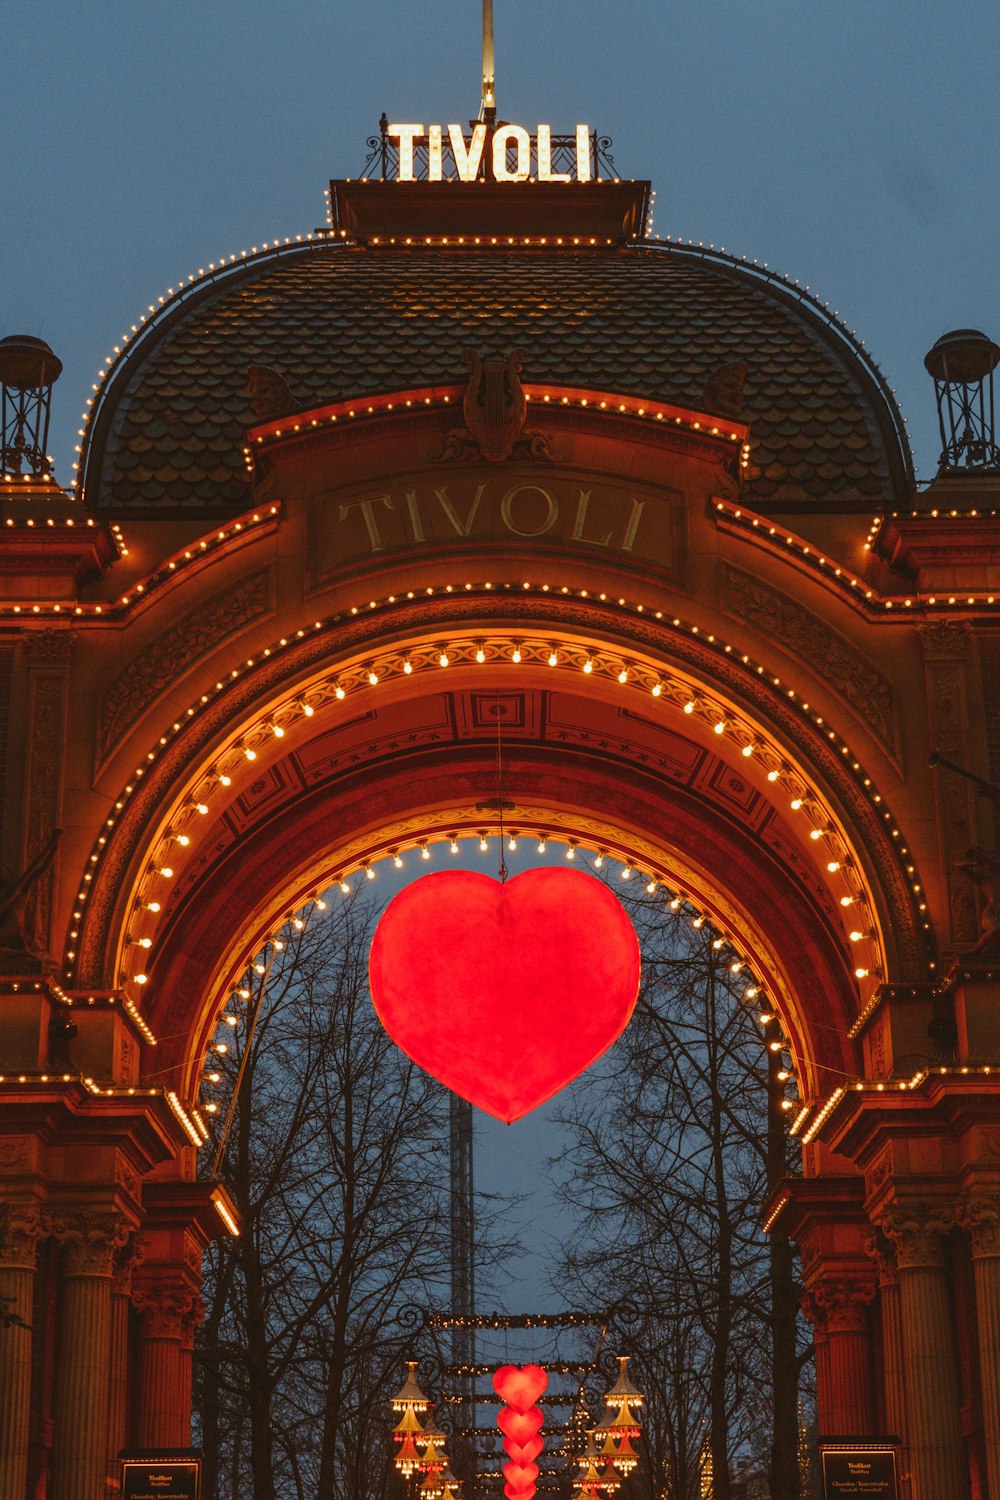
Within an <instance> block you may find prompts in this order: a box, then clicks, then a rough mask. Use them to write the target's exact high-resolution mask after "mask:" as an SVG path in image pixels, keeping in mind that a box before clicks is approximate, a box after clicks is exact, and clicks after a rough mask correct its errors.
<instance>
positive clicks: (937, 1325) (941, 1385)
mask: <svg viewBox="0 0 1000 1500" xmlns="http://www.w3.org/2000/svg"><path fill="white" fill-rule="evenodd" d="M953 1227H954V1216H953V1215H952V1214H951V1213H950V1212H949V1211H946V1210H944V1209H940V1208H938V1207H937V1206H933V1205H932V1206H930V1207H928V1206H926V1205H922V1204H921V1205H914V1206H906V1207H902V1206H898V1207H895V1208H892V1209H890V1210H889V1212H888V1213H887V1215H886V1217H885V1218H884V1219H883V1221H882V1228H883V1229H884V1231H885V1233H886V1234H887V1236H888V1237H889V1238H890V1239H891V1240H893V1241H894V1243H895V1245H896V1251H897V1255H898V1258H899V1298H900V1312H901V1322H902V1343H903V1375H904V1382H905V1388H906V1407H907V1415H908V1423H907V1426H908V1429H909V1431H908V1437H909V1448H910V1471H911V1474H912V1476H913V1500H963V1497H965V1496H967V1495H968V1493H969V1480H968V1466H967V1464H966V1461H965V1444H964V1441H963V1437H962V1426H961V1419H960V1415H959V1393H958V1367H957V1357H956V1349H955V1336H954V1330H953V1328H952V1318H951V1307H950V1303H949V1297H948V1273H947V1269H946V1264H945V1253H944V1241H945V1236H946V1234H947V1233H948V1232H949V1231H950V1230H951V1229H952V1228H953Z"/></svg>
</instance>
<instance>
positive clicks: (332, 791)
mask: <svg viewBox="0 0 1000 1500" xmlns="http://www.w3.org/2000/svg"><path fill="white" fill-rule="evenodd" d="M496 701H497V700H496V695H495V694H492V693H487V694H485V695H480V694H479V693H477V692H475V691H473V692H465V693H458V694H453V693H445V694H439V695H435V697H434V698H431V699H421V700H419V703H418V705H417V706H418V707H419V713H418V714H417V715H411V714H409V713H394V712H392V711H391V710H390V711H388V712H386V713H384V714H383V713H382V712H376V713H373V714H372V715H371V716H370V717H368V716H366V722H365V724H364V726H363V727H364V728H365V730H366V731H367V736H368V737H367V741H365V739H364V738H361V739H356V738H355V737H354V734H353V732H352V731H353V729H354V728H360V727H362V726H360V725H357V724H355V725H353V726H348V732H347V734H346V735H345V736H338V735H337V734H332V735H326V736H320V737H318V738H317V739H316V740H313V741H310V742H309V743H308V744H306V745H304V746H303V747H302V748H301V750H300V751H299V752H297V753H296V754H294V755H288V756H284V757H282V758H281V759H280V760H279V761H276V762H274V763H273V764H272V765H270V766H269V767H268V768H267V770H266V771H264V772H262V773H261V774H260V775H259V776H257V777H255V779H254V780H253V781H252V782H251V784H250V785H249V786H248V787H247V788H246V789H245V791H244V793H243V794H242V796H240V797H237V798H234V799H233V801H232V802H230V803H229V805H228V808H227V811H226V814H225V816H224V818H223V819H221V820H220V821H219V822H218V824H217V825H216V829H215V830H214V837H211V838H206V841H205V844H204V847H203V853H202V855H201V858H200V860H199V861H198V864H197V868H193V869H192V870H191V871H190V872H189V873H188V874H187V878H186V880H185V882H184V884H183V888H182V889H178V891H177V894H176V897H175V899H174V901H173V903H172V906H171V915H170V918H169V920H168V922H167V924H166V926H165V928H164V929H162V937H161V941H160V945H159V946H160V952H161V961H158V960H155V959H154V962H153V963H152V965H151V966H150V973H151V979H150V991H151V993H150V997H149V1004H148V1007H147V1009H146V1016H147V1019H148V1022H149V1024H150V1025H151V1026H152V1028H153V1030H154V1032H155V1033H156V1034H157V1036H158V1037H162V1038H163V1039H164V1040H163V1041H161V1043H160V1045H159V1046H158V1048H157V1052H156V1055H155V1058H151V1060H150V1062H151V1066H152V1067H154V1068H155V1069H156V1070H157V1071H160V1070H161V1069H163V1070H166V1071H168V1072H170V1073H171V1074H172V1075H173V1076H175V1077H176V1069H177V1068H178V1067H179V1066H181V1065H182V1064H184V1063H186V1064H187V1069H188V1075H187V1076H186V1077H185V1081H186V1082H187V1083H188V1084H189V1085H190V1086H191V1087H192V1089H194V1088H195V1087H196V1076H195V1070H196V1069H197V1067H198V1064H199V1062H200V1059H201V1057H202V1056H203V1055H204V1052H205V1050H206V1047H207V1045H208V1041H209V1039H210V1037H211V1034H212V1033H213V1032H214V1030H215V1027H216V1025H217V1017H218V1012H219V1009H220V1007H221V1006H222V1004H223V1003H224V1001H225V999H226V997H227V995H228V993H229V991H230V989H231V987H232V984H233V981H234V979H235V978H236V976H237V975H238V974H239V973H240V972H241V970H242V968H243V966H244V964H245V963H246V961H247V958H248V957H249V956H251V955H252V953H253V952H254V951H256V948H257V947H258V946H259V944H260V943H261V942H262V941H263V939H264V938H265V936H266V935H267V934H268V933H269V932H270V931H273V930H274V927H275V925H276V921H277V920H279V919H280V918H281V917H283V916H285V915H287V914H289V913H291V912H293V911H295V910H297V908H298V907H299V906H300V905H301V904H302V903H303V900H304V899H305V898H306V897H307V896H308V895H309V894H311V893H313V892H316V891H319V890H322V889H324V888H325V886H326V885H327V884H328V883H329V882H330V879H331V876H332V875H334V874H339V873H343V872H345V871H349V870H351V869H352V868H353V869H356V868H357V866H358V864H359V863H361V862H362V861H367V860H369V859H376V860H377V859H378V858H379V857H382V856H386V855H388V854H389V852H390V851H391V850H395V849H396V848H400V847H403V848H406V847H409V846H411V845H413V844H416V843H418V842H419V841H421V840H423V839H426V838H434V837H437V838H441V837H442V836H447V837H451V836H455V837H457V838H459V839H461V838H462V837H463V836H469V835H473V836H474V835H476V834H477V833H478V832H479V831H488V832H489V833H490V835H491V836H494V837H495V833H496V823H495V815H493V816H492V817H491V816H490V814H489V813H484V812H483V810H482V809H483V807H484V804H487V803H488V802H489V801H490V800H491V799H492V797H494V796H495V795H496V760H495V747H494V743H493V740H494V732H493V725H492V724H487V725H486V727H485V733H484V734H483V735H482V736H481V737H480V741H479V743H476V742H475V740H474V739H471V740H466V739H463V738H462V729H463V722H462V721H463V720H465V721H466V723H467V722H468V720H467V716H468V715H470V714H471V715H475V714H477V713H479V712H481V711H482V710H483V709H484V708H485V707H487V706H488V705H490V704H493V705H495V704H496ZM500 704H501V706H502V708H503V709H504V711H505V714H506V715H507V716H509V728H510V731H511V732H510V749H509V751H508V753H507V754H506V756H505V763H506V764H505V770H506V779H505V785H504V796H505V799H506V800H510V801H511V802H513V803H514V808H513V810H511V811H510V813H509V820H510V821H509V822H508V827H516V828H517V829H518V832H519V833H520V834H521V835H522V836H524V835H526V834H529V833H530V834H531V835H533V836H537V835H538V834H539V833H544V834H546V835H547V836H548V837H550V838H551V837H556V838H563V839H565V840H567V841H570V840H572V841H574V842H575V841H579V842H580V843H581V844H583V845H584V846H588V845H589V846H590V847H591V848H598V849H604V850H606V851H607V854H608V863H609V864H610V862H611V856H612V855H614V856H615V857H616V860H621V861H622V863H623V864H632V865H633V866H634V867H635V868H636V869H637V870H641V871H642V873H643V878H647V877H653V878H656V879H658V880H659V881H661V882H662V883H663V888H664V889H665V890H666V892H668V893H669V894H670V895H672V894H674V893H675V892H676V893H683V894H684V895H685V896H686V897H687V898H688V899H689V900H690V901H691V903H692V905H694V906H696V907H697V908H698V910H699V911H704V912H705V914H706V915H708V916H709V917H710V918H711V919H712V920H713V921H714V922H715V924H716V925H717V926H718V927H719V929H720V931H722V932H724V933H725V934H727V935H728V936H729V937H731V939H732V941H733V942H734V945H735V946H736V947H737V949H738V951H739V952H740V953H741V955H743V956H744V957H745V958H746V959H747V960H748V962H749V963H750V965H751V968H752V970H753V973H754V974H755V975H757V976H758V977H759V978H760V979H761V980H762V981H763V983H764V984H765V985H766V987H767V994H768V997H769V998H770V999H771V1000H773V1002H774V1004H775V1006H776V1008H777V1009H778V1010H779V1011H780V1013H781V1014H782V1017H783V1019H784V1021H785V1026H786V1034H787V1035H788V1037H789V1039H790V1042H791V1045H792V1051H793V1054H794V1057H795V1060H796V1067H797V1070H798V1071H799V1072H800V1077H802V1078H803V1080H804V1081H805V1082H807V1083H808V1086H809V1088H810V1093H811V1094H812V1095H813V1096H814V1097H815V1096H816V1095H817V1094H820V1093H826V1092H828V1091H829V1088H830V1087H831V1086H833V1085H835V1084H836V1083H837V1082H839V1081H840V1080H841V1079H842V1078H843V1076H844V1075H845V1074H852V1073H853V1072H854V1071H856V1069H855V1060H854V1055H853V1049H852V1048H851V1046H850V1044H849V1043H847V1042H846V1031H847V1029H848V1026H849V1024H850V1020H851V1019H852V1018H853V1015H854V1013H855V1011H856V1006H857V995H856V990H855V986H854V983H853V980H852V977H851V973H850V967H849V963H850V959H849V955H848V954H847V953H846V952H845V949H844V945H843V944H842V942H841V941H840V940H839V937H838V934H837V931H836V912H835V909H834V908H833V907H832V906H831V904H830V901H829V897H828V895H827V893H826V892H825V891H823V890H822V888H820V887H819V885H818V882H810V881H808V880H807V879H803V878H801V872H800V871H798V870H797V869H796V868H795V861H794V858H790V850H789V848H788V835H787V832H786V831H784V830H782V829H781V828H780V826H779V821H778V820H777V819H776V818H774V817H773V815H771V814H770V813H769V811H768V810H767V809H766V808H765V807H763V806H762V805H761V801H760V799H759V798H758V797H757V796H755V795H754V794H753V793H752V791H751V790H750V788H749V787H748V786H747V785H746V784H745V783H743V784H741V783H740V782H739V779H738V777H737V776H736V775H734V774H733V773H731V772H729V770H728V769H727V768H726V767H725V765H724V764H723V763H722V762H721V761H719V760H718V759H717V758H716V757H713V756H711V755H707V756H706V755H702V754H701V753H700V752H699V751H698V750H696V749H695V748H694V747H693V746H690V745H689V747H688V748H689V751H690V758H689V762H688V766H687V767H686V768H685V770H684V771H683V772H681V774H680V775H679V777H678V779H677V780H673V779H668V778H667V777H666V776H665V775H664V774H662V772H661V771H660V769H659V767H657V768H656V769H653V768H651V767H648V765H647V767H645V768H640V767H639V766H638V765H637V763H636V759H635V756H636V753H637V751H638V752H639V753H642V752H641V751H639V747H640V745H641V744H642V742H643V739H645V740H646V742H647V746H648V742H649V739H650V737H649V736H648V735H647V736H643V734H642V733H641V729H640V730H639V732H638V733H636V734H635V735H634V737H633V738H631V739H629V740H626V739H625V738H624V737H623V736H622V735H621V734H619V735H618V736H617V738H616V742H615V744H614V747H613V749H612V748H611V747H608V748H607V749H602V748H600V747H598V746H592V747H590V748H588V749H585V750H584V749H579V748H576V749H573V748H569V746H568V745H567V743H566V738H567V737H568V736H567V726H570V725H571V724H572V720H573V710H574V707H576V706H578V705H574V703H573V702H572V701H570V700H567V699H565V698H564V699H561V700H559V699H558V698H557V699H555V700H554V701H552V700H548V695H546V694H539V693H534V692H521V691H519V690H517V689H510V690H508V691H507V692H506V693H504V692H501V695H500ZM410 706H412V705H410ZM549 716H550V722H549V723H548V724H538V722H537V721H538V718H539V717H541V718H545V717H549ZM421 719H422V721H423V724H422V728H421V729H419V730H416V731H415V730H414V729H413V728H412V727H410V726H412V725H413V724H414V723H417V722H419V721H420V720H421ZM525 720H527V721H528V722H527V725H526V726H525V727H526V729H527V731H528V732H527V736H526V737H525V738H520V739H519V738H518V736H517V733H516V728H517V726H518V725H519V724H520V725H525ZM532 720H535V721H536V727H538V728H539V729H540V730H541V733H540V734H538V735H532V734H531V732H530V728H531V721H532ZM628 733H629V728H628V726H626V727H625V734H628ZM411 735H412V736H413V737H414V738H413V741H412V742H411V743H412V748H411V749H409V750H404V749H402V747H401V746H400V745H399V744H398V743H396V742H397V741H398V740H399V738H400V737H402V739H403V741H404V742H405V741H407V740H409V739H410V736H411ZM338 740H341V743H339V744H338V743H337V741H338ZM421 741H422V742H423V743H422V744H421V743H420V742H421ZM394 743H395V744H396V748H394V749H393V748H392V747H393V744H394ZM364 750H367V751H368V753H369V756H370V758H369V759H368V760H367V762H365V760H364ZM646 755H647V760H651V759H653V758H654V757H653V756H652V755H650V754H649V751H648V749H647V752H646ZM358 762H361V764H358ZM695 763H697V768H696V764H695ZM675 768H677V767H676V766H675ZM685 779H688V780H689V785H687V786H686V787H685V786H684V784H683V782H684V780H685ZM310 782H312V786H311V787H310ZM493 848H494V849H495V843H494V844H493ZM447 857H448V855H447V845H444V846H443V849H442V850H441V852H440V856H439V858H438V859H437V860H436V863H435V867H437V868H440V867H441V863H442V861H443V860H446V859H447ZM664 899H666V896H665V897H664ZM758 1003H762V1002H758ZM178 1036H181V1037H183V1038H184V1039H185V1043H186V1045H187V1047H188V1048H189V1050H188V1051H187V1053H186V1055H182V1054H181V1053H180V1051H179V1050H178V1047H177V1043H176V1040H174V1039H175V1038H177V1037H178Z"/></svg>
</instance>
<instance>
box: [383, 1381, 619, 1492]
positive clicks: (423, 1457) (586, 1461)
mask: <svg viewBox="0 0 1000 1500" xmlns="http://www.w3.org/2000/svg"><path fill="white" fill-rule="evenodd" d="M416 1369H417V1365H416V1361H415V1360H408V1361H407V1365H406V1379H405V1380H404V1381H403V1384H402V1386H401V1387H400V1389H399V1390H398V1391H397V1392H396V1394H395V1395H394V1396H393V1397H392V1398H391V1405H392V1410H393V1412H394V1413H398V1414H399V1421H398V1423H397V1424H396V1426H395V1427H394V1428H393V1438H394V1440H395V1444H396V1451H395V1457H394V1460H393V1462H394V1464H395V1467H396V1470H397V1472H398V1473H400V1474H401V1475H402V1476H403V1478H404V1479H412V1478H413V1477H414V1476H415V1475H417V1474H421V1475H423V1478H422V1480H421V1482H420V1485H419V1489H418V1494H419V1495H420V1497H421V1500H459V1497H460V1496H461V1493H462V1487H461V1484H460V1482H459V1481H458V1480H457V1479H456V1478H455V1476H454V1474H452V1472H451V1469H450V1468H449V1466H448V1455H447V1452H446V1451H445V1444H446V1442H447V1437H446V1434H445V1433H443V1432H442V1431H441V1429H440V1428H439V1427H438V1425H437V1423H436V1422H435V1420H434V1416H433V1414H431V1415H430V1416H428V1417H427V1419H426V1421H421V1417H422V1416H423V1415H424V1414H425V1413H428V1412H430V1411H431V1401H430V1398H429V1397H428V1396H426V1395H425V1394H424V1392H423V1391H422V1390H421V1389H420V1386H419V1384H418V1382H417V1376H416ZM644 1399H645V1398H644V1396H643V1394H642V1392H641V1391H640V1390H639V1389H638V1387H637V1386H635V1385H634V1384H633V1383H632V1380H631V1379H630V1377H629V1373H628V1356H627V1355H622V1354H620V1355H619V1356H618V1379H617V1380H616V1381H615V1383H614V1385H613V1386H612V1387H611V1389H610V1390H609V1391H607V1392H606V1393H605V1396H604V1403H605V1407H606V1411H605V1415H604V1420H603V1421H602V1422H599V1423H598V1424H597V1426H596V1427H591V1428H590V1429H589V1430H588V1431H587V1442H586V1447H585V1449H584V1451H583V1453H582V1454H581V1455H580V1457H579V1477H578V1479H577V1481H576V1484H575V1485H574V1489H573V1493H574V1495H580V1496H582V1495H590V1496H601V1495H613V1494H615V1492H616V1491H617V1490H619V1489H620V1488H621V1486H622V1483H623V1482H624V1480H626V1479H627V1478H628V1476H629V1475H630V1474H631V1473H632V1471H633V1469H635V1468H636V1466H637V1464H638V1462H639V1456H638V1454H637V1453H636V1451H635V1449H634V1448H633V1446H632V1444H633V1442H634V1441H635V1439H636V1438H638V1437H639V1435H640V1433H641V1427H640V1425H639V1421H638V1418H637V1416H636V1413H637V1412H638V1411H639V1410H640V1408H641V1407H642V1403H643V1400H644Z"/></svg>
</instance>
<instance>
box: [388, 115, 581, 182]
mask: <svg viewBox="0 0 1000 1500" xmlns="http://www.w3.org/2000/svg"><path fill="white" fill-rule="evenodd" d="M386 134H387V135H388V136H389V138H390V140H392V141H394V142H396V143H397V146H398V152H399V167H398V171H397V174H396V176H397V180H398V181H399V182H413V181H414V180H415V176H416V174H415V172H414V152H415V148H416V147H418V146H419V147H420V148H421V153H422V154H423V153H426V159H427V172H426V176H425V177H424V180H425V181H427V182H441V181H443V180H444V177H445V172H444V152H445V146H446V144H447V146H448V147H449V148H450V155H451V158H452V160H453V162H454V165H455V176H456V177H457V178H458V180H459V181H460V182H475V181H476V180H477V178H479V177H481V176H482V175H483V169H484V165H492V169H493V171H492V175H493V178H494V180H495V181H497V182H526V181H527V180H528V178H529V177H530V176H531V175H532V161H534V165H535V172H534V175H535V177H536V178H537V179H538V181H539V182H574V181H576V182H589V181H590V180H591V177H592V176H593V171H592V166H591V135H590V130H589V128H588V127H587V126H586V125H578V126H577V127H576V135H575V137H573V136H571V137H569V139H568V145H569V147H570V149H569V150H568V151H567V150H566V144H567V142H566V138H565V137H558V138H557V139H558V144H559V148H560V149H559V156H560V159H561V160H562V161H563V164H564V165H566V166H570V165H572V167H573V170H572V171H566V172H558V171H555V170H554V168H553V165H552V147H553V140H552V129H551V126H549V125H539V126H538V129H537V131H536V132H535V134H534V136H532V135H530V134H529V133H528V131H527V130H525V128H524V126H523V125H497V126H496V127H487V126H486V125H484V124H483V123H482V122H480V123H479V124H478V125H474V126H473V128H472V134H471V135H466V133H465V131H464V130H463V129H462V127H461V125H427V126H424V125H401V124H395V125H388V126H387V127H386ZM574 143H575V147H576V150H575V160H574V153H573V150H572V147H573V145H574ZM487 149H489V150H490V160H489V162H485V163H484V157H485V155H486V152H487ZM448 175H449V176H450V175H451V174H450V173H449V174H448Z"/></svg>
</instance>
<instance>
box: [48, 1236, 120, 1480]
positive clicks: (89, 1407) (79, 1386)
mask: <svg viewBox="0 0 1000 1500" xmlns="http://www.w3.org/2000/svg"><path fill="white" fill-rule="evenodd" d="M128 1235H129V1226H128V1224H127V1222H126V1221H125V1219H123V1217H122V1216H121V1215H120V1214H118V1213H115V1212H112V1211H102V1212H81V1213H79V1214H77V1215H74V1216H72V1217H71V1216H70V1215H69V1214H68V1213H67V1214H65V1215H62V1216H60V1217H59V1219H58V1220H57V1221H56V1223H55V1236H56V1238H57V1239H58V1241H59V1242H60V1244H61V1245H62V1263H61V1266H60V1277H59V1309H58V1322H57V1340H56V1348H57V1359H56V1365H55V1389H54V1396H53V1403H52V1404H53V1412H54V1415H55V1438H54V1443H53V1450H52V1472H51V1476H50V1479H49V1489H48V1500H97V1497H98V1496H100V1495H102V1494H103V1493H104V1489H105V1476H106V1473H107V1453H108V1413H109V1402H110V1389H111V1277H112V1271H113V1268H114V1259H115V1255H116V1253H117V1252H118V1251H120V1250H121V1249H122V1247H123V1246H124V1245H125V1243H126V1241H127V1239H128Z"/></svg>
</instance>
